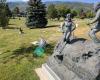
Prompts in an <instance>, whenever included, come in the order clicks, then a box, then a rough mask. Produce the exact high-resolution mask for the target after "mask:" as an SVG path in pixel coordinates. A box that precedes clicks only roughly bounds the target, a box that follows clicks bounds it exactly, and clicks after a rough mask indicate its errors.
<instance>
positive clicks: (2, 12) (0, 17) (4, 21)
mask: <svg viewBox="0 0 100 80" xmlns="http://www.w3.org/2000/svg"><path fill="white" fill-rule="evenodd" d="M8 22H9V18H8V16H7V10H6V0H0V26H1V27H2V28H5V27H7V25H8Z"/></svg>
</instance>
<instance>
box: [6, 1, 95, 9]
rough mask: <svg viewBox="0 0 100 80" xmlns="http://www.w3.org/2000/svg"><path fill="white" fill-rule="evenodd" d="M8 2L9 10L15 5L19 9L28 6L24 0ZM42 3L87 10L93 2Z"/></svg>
mask: <svg viewBox="0 0 100 80" xmlns="http://www.w3.org/2000/svg"><path fill="white" fill-rule="evenodd" d="M8 4H9V7H10V9H11V10H12V9H13V8H15V7H16V6H18V7H19V8H20V10H21V11H25V9H26V7H27V6H28V4H27V3H26V2H9V3H8ZM44 4H46V6H48V5H49V4H55V5H60V4H64V5H67V6H68V7H71V9H72V8H74V9H78V8H83V9H89V10H90V9H92V6H93V4H90V3H81V2H63V1H48V2H44Z"/></svg>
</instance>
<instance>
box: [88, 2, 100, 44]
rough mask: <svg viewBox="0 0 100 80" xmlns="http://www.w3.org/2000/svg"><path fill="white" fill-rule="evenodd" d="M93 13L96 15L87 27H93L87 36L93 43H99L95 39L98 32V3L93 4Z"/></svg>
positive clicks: (99, 19) (99, 4)
mask: <svg viewBox="0 0 100 80" xmlns="http://www.w3.org/2000/svg"><path fill="white" fill-rule="evenodd" d="M94 11H95V14H96V15H95V18H94V19H93V20H92V21H91V22H90V23H89V24H88V25H90V24H94V23H95V25H94V26H93V27H92V28H91V30H90V32H89V36H90V38H91V39H92V40H93V41H94V42H95V43H100V40H99V39H97V37H96V33H97V32H99V31H100V3H96V4H94Z"/></svg>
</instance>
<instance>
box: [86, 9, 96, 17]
mask: <svg viewBox="0 0 100 80" xmlns="http://www.w3.org/2000/svg"><path fill="white" fill-rule="evenodd" d="M86 17H87V18H93V17H94V13H93V12H92V11H87V13H86Z"/></svg>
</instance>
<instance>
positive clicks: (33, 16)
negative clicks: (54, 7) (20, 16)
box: [26, 0, 47, 28]
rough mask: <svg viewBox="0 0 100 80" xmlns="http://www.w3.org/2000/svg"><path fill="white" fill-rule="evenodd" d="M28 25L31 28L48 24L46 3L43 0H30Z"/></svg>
mask: <svg viewBox="0 0 100 80" xmlns="http://www.w3.org/2000/svg"><path fill="white" fill-rule="evenodd" d="M28 5H29V6H28V8H27V19H26V25H27V27H29V28H35V27H39V28H43V27H45V26H46V25H47V19H46V18H45V17H46V9H45V4H43V3H42V2H41V0H29V2H28Z"/></svg>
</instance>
